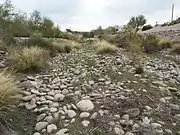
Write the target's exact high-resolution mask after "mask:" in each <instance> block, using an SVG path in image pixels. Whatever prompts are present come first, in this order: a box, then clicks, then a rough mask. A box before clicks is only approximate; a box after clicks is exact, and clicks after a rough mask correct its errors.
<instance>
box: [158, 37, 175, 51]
mask: <svg viewBox="0 0 180 135" xmlns="http://www.w3.org/2000/svg"><path fill="white" fill-rule="evenodd" d="M172 44H173V43H172V41H171V40H170V39H169V38H160V39H159V42H158V46H159V48H160V49H166V48H171V47H172Z"/></svg>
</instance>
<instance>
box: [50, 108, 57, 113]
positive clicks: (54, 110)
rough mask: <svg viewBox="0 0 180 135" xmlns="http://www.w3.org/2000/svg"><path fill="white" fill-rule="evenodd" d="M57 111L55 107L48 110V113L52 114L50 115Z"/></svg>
mask: <svg viewBox="0 0 180 135" xmlns="http://www.w3.org/2000/svg"><path fill="white" fill-rule="evenodd" d="M57 111H58V109H57V108H55V107H52V108H50V112H52V113H55V112H57Z"/></svg>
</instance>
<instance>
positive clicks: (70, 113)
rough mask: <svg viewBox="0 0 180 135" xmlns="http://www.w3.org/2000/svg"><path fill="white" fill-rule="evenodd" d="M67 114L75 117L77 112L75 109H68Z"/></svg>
mask: <svg viewBox="0 0 180 135" xmlns="http://www.w3.org/2000/svg"><path fill="white" fill-rule="evenodd" d="M66 114H67V115H68V117H69V118H73V117H75V116H76V112H75V111H74V110H67V112H66Z"/></svg>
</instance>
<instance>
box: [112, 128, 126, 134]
mask: <svg viewBox="0 0 180 135" xmlns="http://www.w3.org/2000/svg"><path fill="white" fill-rule="evenodd" d="M114 133H115V134H116V135H124V131H123V130H122V129H121V128H118V127H114Z"/></svg>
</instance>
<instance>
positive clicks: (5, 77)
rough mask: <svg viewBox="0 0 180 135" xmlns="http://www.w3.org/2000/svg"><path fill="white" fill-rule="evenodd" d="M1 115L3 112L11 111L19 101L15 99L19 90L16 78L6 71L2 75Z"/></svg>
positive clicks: (0, 75)
mask: <svg viewBox="0 0 180 135" xmlns="http://www.w3.org/2000/svg"><path fill="white" fill-rule="evenodd" d="M0 86H1V87H0V115H1V114H2V112H3V111H5V110H7V109H9V108H11V107H12V105H14V104H15V103H16V102H15V101H17V98H16V97H15V96H16V95H17V94H18V92H19V88H18V86H17V85H16V82H15V78H14V77H13V76H12V75H11V74H9V73H6V72H5V71H3V72H1V73H0Z"/></svg>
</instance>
